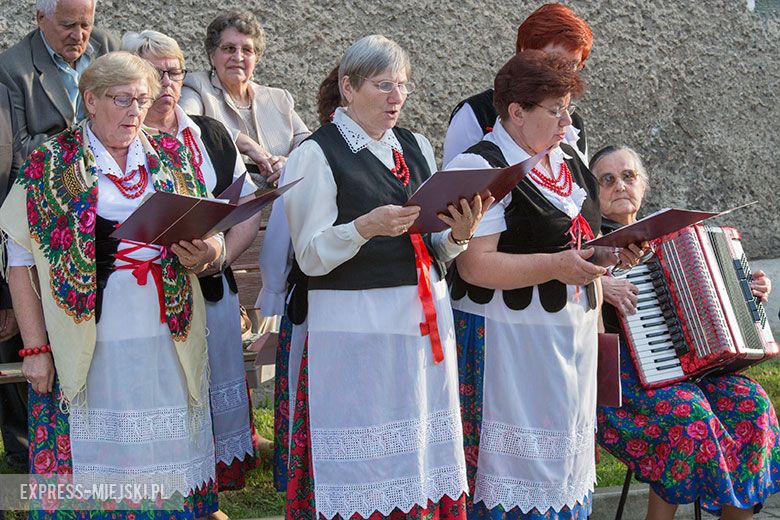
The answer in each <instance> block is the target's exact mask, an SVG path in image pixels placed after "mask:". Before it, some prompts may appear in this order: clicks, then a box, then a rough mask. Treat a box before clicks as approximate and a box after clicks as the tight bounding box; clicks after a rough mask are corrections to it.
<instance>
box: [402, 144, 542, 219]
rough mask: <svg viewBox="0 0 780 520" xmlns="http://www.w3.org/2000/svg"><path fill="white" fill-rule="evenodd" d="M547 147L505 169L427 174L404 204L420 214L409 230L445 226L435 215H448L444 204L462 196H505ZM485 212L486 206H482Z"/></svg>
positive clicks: (444, 171)
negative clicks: (414, 207)
mask: <svg viewBox="0 0 780 520" xmlns="http://www.w3.org/2000/svg"><path fill="white" fill-rule="evenodd" d="M546 153H547V150H545V151H544V152H540V153H538V154H536V155H534V156H533V157H530V158H528V159H526V160H525V161H523V162H521V163H518V164H515V165H513V166H509V167H507V168H486V169H474V170H441V171H438V172H436V173H435V174H433V175H431V177H430V178H429V179H428V180H427V181H425V182H424V183H423V184H422V185H420V187H419V188H418V189H417V191H416V192H414V194H412V196H411V197H410V198H409V200H408V201H407V202H406V204H404V206H420V216H419V217H417V220H415V221H414V224H412V226H411V227H410V228H409V232H410V233H435V232H437V231H443V230H445V229H447V224H445V223H444V222H442V221H441V220H439V218H438V216H437V215H438V214H439V213H443V214H445V215H449V210H448V209H447V206H448V205H450V204H454V205H455V206H456V207H457V208H460V204H458V201H459V200H460V199H466V200H467V201H469V202H471V199H473V198H474V197H475V196H477V195H480V196H482V200H485V199H487V198H488V197H490V196H491V195H492V196H493V197H494V198H495V199H496V202H498V201H499V200H501V199H503V198H504V197H506V195H507V194H508V193H509V192H510V191H512V188H514V187H515V186H517V183H519V182H520V181H521V180H523V177H525V176H526V175H527V174H528V172H530V171H531V170H532V169H533V168H534V166H536V165H537V164H539V161H541V160H542V158H543V157H544V155H545V154H546ZM484 211H487V208H484Z"/></svg>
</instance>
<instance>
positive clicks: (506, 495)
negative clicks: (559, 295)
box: [454, 287, 598, 520]
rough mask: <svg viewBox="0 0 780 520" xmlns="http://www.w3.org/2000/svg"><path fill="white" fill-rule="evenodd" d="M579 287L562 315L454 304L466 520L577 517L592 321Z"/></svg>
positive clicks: (582, 496)
mask: <svg viewBox="0 0 780 520" xmlns="http://www.w3.org/2000/svg"><path fill="white" fill-rule="evenodd" d="M585 300H586V298H585V295H584V292H583V291H580V295H579V296H578V295H577V294H576V293H575V289H574V288H573V287H569V300H568V303H567V304H566V307H564V308H563V309H562V310H561V311H559V312H557V313H549V312H547V311H545V310H544V309H543V308H542V306H541V304H540V302H539V297H538V292H537V291H536V289H534V295H533V299H532V301H531V303H530V304H529V306H528V307H527V308H525V309H523V310H520V311H515V310H511V309H509V308H508V307H506V306H505V304H504V302H503V296H502V294H501V292H500V291H496V294H495V295H494V296H493V299H492V300H491V302H489V303H488V304H485V305H480V304H476V303H474V302H472V301H471V300H469V299H468V297H465V298H464V299H462V300H459V301H457V302H455V303H454V306H455V307H456V310H455V311H454V315H455V327H456V331H457V344H458V363H459V377H460V397H461V409H462V412H463V430H464V440H465V442H464V447H465V453H466V462H467V464H468V475H469V484H470V487H471V489H472V490H473V491H472V495H471V496H470V497H469V502H468V515H469V518H470V519H472V518H490V519H504V518H511V519H523V520H525V519H533V520H536V519H551V518H552V519H560V520H563V519H567V520H568V519H585V518H587V517H588V515H589V514H590V511H591V494H592V492H593V487H594V483H595V478H596V474H595V461H594V453H593V450H594V442H595V441H594V429H595V424H594V423H595V413H596V354H597V351H596V342H597V338H596V324H597V319H598V316H597V314H596V311H595V310H589V309H588V307H587V303H586V301H585Z"/></svg>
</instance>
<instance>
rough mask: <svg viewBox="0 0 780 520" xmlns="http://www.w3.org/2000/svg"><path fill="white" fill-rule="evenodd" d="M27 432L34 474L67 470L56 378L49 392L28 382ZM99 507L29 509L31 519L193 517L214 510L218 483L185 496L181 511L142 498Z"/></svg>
mask: <svg viewBox="0 0 780 520" xmlns="http://www.w3.org/2000/svg"><path fill="white" fill-rule="evenodd" d="M28 395H29V398H28V403H27V413H28V434H29V438H30V468H31V471H32V473H34V474H38V475H41V474H70V473H72V472H73V461H72V458H71V451H70V426H69V422H68V416H67V415H66V414H65V413H63V412H62V410H61V409H60V405H59V403H60V398H61V394H60V388H59V383H58V382H56V381H55V384H54V388H53V390H52V392H51V393H38V392H36V391H35V390H33V388H32V385H28ZM105 506H106V508H105V509H104V510H102V511H57V510H56V509H53V510H51V511H46V510H31V511H30V512H29V515H28V518H29V519H30V520H60V519H62V520H66V519H67V520H70V519H74V520H75V519H78V520H120V519H126V520H194V519H196V518H202V517H206V516H208V515H210V514H211V513H213V512H215V511H216V510H217V509H218V507H217V487H216V484H215V483H214V482H210V483H208V484H204V485H203V486H202V487H201V488H199V489H197V490H195V491H194V492H193V493H192V494H190V495H189V496H187V497H185V498H184V509H183V510H182V511H164V510H155V509H152V506H153V504H151V503H147V502H143V503H141V504H140V507H139V508H136V509H132V510H115V507H116V504H111V503H107V504H105Z"/></svg>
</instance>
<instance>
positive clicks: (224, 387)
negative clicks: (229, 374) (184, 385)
mask: <svg viewBox="0 0 780 520" xmlns="http://www.w3.org/2000/svg"><path fill="white" fill-rule="evenodd" d="M209 397H210V398H211V413H212V414H213V415H220V414H222V413H225V412H229V411H231V410H235V409H237V408H240V407H242V406H248V405H249V396H248V395H247V391H246V379H245V378H244V377H241V378H239V379H234V380H232V381H226V382H224V383H221V384H219V385H214V386H212V387H211V388H210V389H209Z"/></svg>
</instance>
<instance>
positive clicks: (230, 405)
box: [122, 30, 261, 491]
mask: <svg viewBox="0 0 780 520" xmlns="http://www.w3.org/2000/svg"><path fill="white" fill-rule="evenodd" d="M122 47H123V48H124V49H125V50H127V51H130V52H132V53H134V54H137V55H139V56H140V57H142V58H144V59H146V60H147V61H148V62H149V63H151V64H152V66H153V67H154V68H155V69H156V71H157V73H158V74H159V78H160V88H161V90H160V95H159V96H158V97H157V99H155V101H154V104H153V105H152V106H151V107H150V108H149V111H148V112H147V114H146V119H145V120H144V123H145V124H146V125H147V126H149V127H151V128H156V129H157V130H159V131H160V132H165V133H167V134H170V135H173V136H176V138H177V139H178V140H179V142H180V143H181V144H182V145H184V146H185V147H186V148H187V149H188V150H189V151H190V153H191V154H192V163H193V166H194V168H195V170H196V174H197V175H198V176H199V177H201V178H202V179H203V182H204V183H205V185H206V188H207V189H208V190H209V192H210V193H212V194H215V195H218V194H219V193H221V192H222V191H223V190H224V189H225V188H227V187H228V186H229V185H230V184H231V183H232V182H233V181H234V180H235V179H237V178H238V177H240V176H241V175H242V174H243V173H244V172H245V171H246V168H245V167H244V164H243V162H242V161H241V156H240V155H239V152H238V150H237V148H236V145H235V144H234V143H233V140H232V137H231V134H230V133H229V132H228V130H227V129H226V128H225V126H224V125H223V124H222V123H220V122H219V121H217V120H216V119H212V118H210V117H207V116H188V115H187V114H186V113H185V112H184V110H182V109H181V107H179V105H178V101H179V99H180V98H181V88H182V83H183V81H184V78H185V76H186V74H187V70H186V68H185V65H184V54H183V53H182V51H181V48H180V47H179V44H178V43H176V40H174V39H173V38H171V37H169V36H166V35H165V34H162V33H159V32H157V31H149V30H147V31H142V32H140V33H133V32H130V33H126V34H125V35H124V37H123V38H122ZM255 190H256V188H255V185H254V184H253V183H252V181H251V180H250V179H249V176H247V177H246V178H245V180H244V185H243V187H242V189H241V195H242V196H243V197H245V198H247V199H248V198H251V197H252V196H253V194H254V192H255ZM260 218H261V215H260V214H259V213H258V214H257V215H256V216H255V217H253V218H251V219H249V220H246V221H244V222H242V223H240V224H238V225H236V226H235V227H233V228H232V229H230V230H229V231H228V232H227V234H226V235H225V247H226V254H225V259H224V263H223V264H222V265H213V266H210V269H207V270H206V271H204V272H203V273H201V274H200V277H199V278H198V280H199V282H200V287H201V291H203V297H204V299H205V301H206V323H207V327H208V330H209V335H208V344H209V367H210V373H211V379H210V382H209V395H210V397H211V414H212V423H213V426H214V442H215V447H216V453H217V482H218V484H219V490H220V491H225V490H235V489H241V488H243V487H244V480H245V473H246V471H247V470H248V469H251V468H253V467H255V465H256V458H255V449H256V447H257V435H256V434H255V432H254V426H253V425H252V420H251V417H252V413H251V404H250V401H249V393H248V390H247V385H246V373H245V370H244V352H243V348H242V342H241V322H240V311H239V302H238V288H237V286H236V280H235V278H234V277H233V272H232V271H231V270H230V264H231V263H232V262H233V261H234V260H235V259H236V258H238V256H239V255H241V253H243V252H244V251H245V250H246V249H247V247H249V245H250V244H251V243H252V240H253V239H254V237H255V236H256V235H257V231H258V229H259V227H260Z"/></svg>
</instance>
